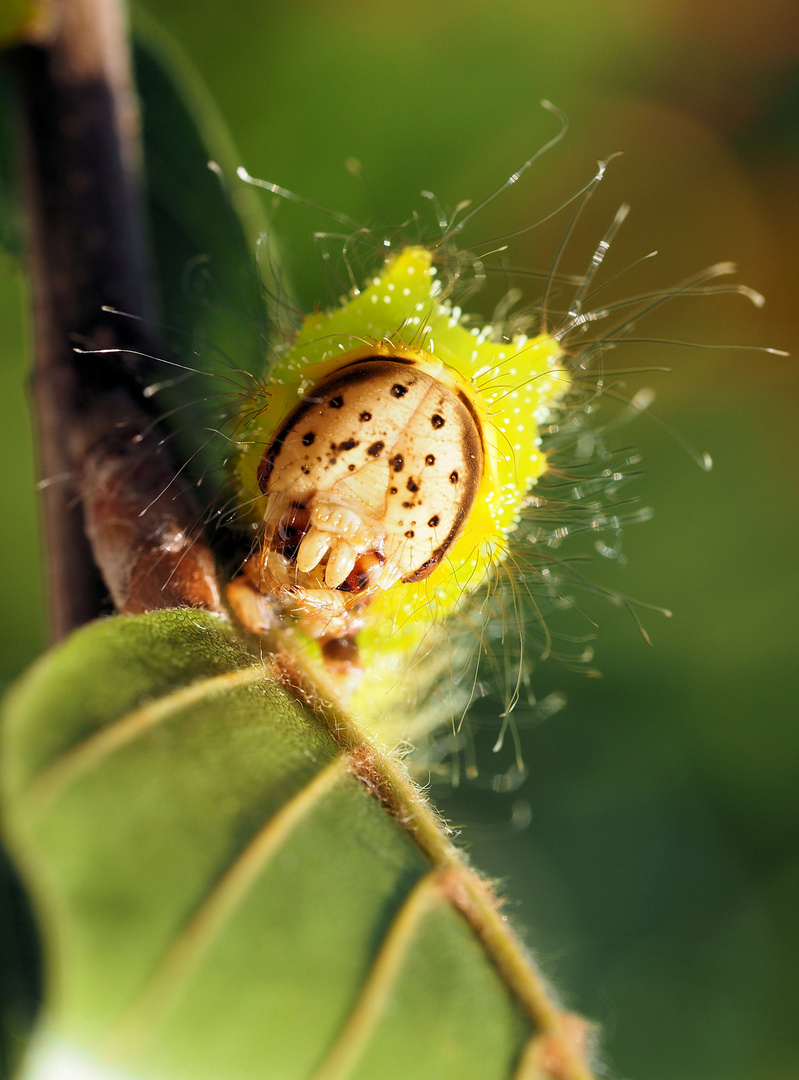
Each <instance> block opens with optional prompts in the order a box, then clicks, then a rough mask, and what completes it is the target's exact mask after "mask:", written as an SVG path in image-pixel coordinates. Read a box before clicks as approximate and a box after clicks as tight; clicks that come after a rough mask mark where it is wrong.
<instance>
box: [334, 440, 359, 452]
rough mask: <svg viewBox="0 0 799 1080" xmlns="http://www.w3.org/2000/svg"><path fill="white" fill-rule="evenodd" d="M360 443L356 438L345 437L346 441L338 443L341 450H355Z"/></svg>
mask: <svg viewBox="0 0 799 1080" xmlns="http://www.w3.org/2000/svg"><path fill="white" fill-rule="evenodd" d="M357 445H358V443H357V442H356V440H355V439H345V440H344V442H340V443H339V444H338V448H339V450H354V449H355V447H356V446H357Z"/></svg>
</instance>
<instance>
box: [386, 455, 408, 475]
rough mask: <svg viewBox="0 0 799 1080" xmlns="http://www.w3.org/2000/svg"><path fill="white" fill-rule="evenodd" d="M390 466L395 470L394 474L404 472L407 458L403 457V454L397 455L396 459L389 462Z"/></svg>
mask: <svg viewBox="0 0 799 1080" xmlns="http://www.w3.org/2000/svg"><path fill="white" fill-rule="evenodd" d="M389 465H390V466H391V468H392V469H393V470H394V472H402V470H403V469H404V468H405V458H404V457H403V456H402V454H395V455H394V457H393V458H392V459H391V460H390V461H389Z"/></svg>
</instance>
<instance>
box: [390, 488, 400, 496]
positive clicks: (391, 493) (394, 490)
mask: <svg viewBox="0 0 799 1080" xmlns="http://www.w3.org/2000/svg"><path fill="white" fill-rule="evenodd" d="M397 490H398V489H397V488H395V487H392V488H389V489H388V491H389V494H390V495H396V494H397Z"/></svg>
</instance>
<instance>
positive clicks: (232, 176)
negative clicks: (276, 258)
mask: <svg viewBox="0 0 799 1080" xmlns="http://www.w3.org/2000/svg"><path fill="white" fill-rule="evenodd" d="M167 48H168V51H169V55H168V56H167V52H166V50H167ZM173 53H174V46H172V45H171V43H170V44H169V46H166V44H165V43H164V42H163V41H162V40H161V38H160V36H159V35H158V33H157V31H155V30H154V29H153V28H152V27H151V26H150V25H149V23H146V24H145V29H144V32H143V34H141V35H140V36H139V39H138V43H137V45H136V48H135V53H134V60H135V77H136V84H137V88H138V92H139V100H140V106H141V113H142V138H143V151H144V188H145V194H146V201H147V211H148V216H149V221H150V250H151V261H152V267H153V275H152V287H153V293H154V297H155V301H156V306H157V316H158V320H159V326H157V328H156V329H159V328H160V334H161V337H162V339H163V341H164V344H165V347H166V352H165V355H164V357H163V358H162V359H163V363H162V365H161V366H160V367H157V368H156V373H155V377H154V379H153V382H152V385H151V388H150V390H151V392H152V393H153V396H154V399H155V403H156V405H157V406H158V407H159V408H160V409H161V410H162V411H163V413H164V414H165V415H167V416H168V417H169V421H170V427H171V429H172V433H173V434H172V437H173V439H174V440H175V442H176V443H177V445H178V446H179V448H180V456H182V457H183V458H184V459H185V460H187V461H188V463H189V464H188V468H189V475H191V476H193V477H194V478H195V479H199V478H203V479H205V478H206V476H207V474H208V473H209V471H210V473H211V475H212V477H213V478H216V479H217V480H220V479H221V478H223V477H224V470H223V465H224V462H225V460H226V458H227V456H228V454H229V450H230V447H229V441H228V438H229V434H230V426H229V420H230V416H231V414H235V413H237V412H241V410H242V408H243V407H244V405H243V396H244V395H245V394H246V392H247V391H248V390H252V387H253V381H254V380H255V379H257V377H258V375H259V373H262V372H263V370H264V367H265V364H266V362H267V360H268V355H269V354H268V349H269V339H270V312H269V311H268V310H267V303H266V298H267V294H268V292H271V291H273V289H274V285H273V283H272V282H264V281H262V280H261V277H260V271H258V270H257V269H256V262H255V259H256V242H257V239H258V237H259V236H261V235H263V234H264V223H263V219H262V218H261V216H260V211H259V204H258V200H257V198H255V197H254V193H253V192H252V191H251V190H249V189H247V187H246V186H245V185H244V184H243V183H242V182H241V181H239V180H238V179H237V178H236V172H235V170H236V166H237V165H238V164H239V162H238V161H237V160H236V155H235V151H234V150H233V149H232V147H231V146H230V144H229V137H228V135H227V133H226V131H225V128H224V125H223V123H222V121H221V120H220V119H219V118H218V117H217V115H216V111H215V108H214V106H213V103H212V102H210V101H209V100H208V99H207V95H206V94H205V92H204V90H203V88H202V87H201V86H200V85H199V84H198V83H197V82H196V80H195V79H194V77H193V76H192V74H191V72H189V71H188V70H187V69H185V68H184V65H181V63H180V62H179V61H180V58H179V57H175V56H174V55H173ZM210 162H213V163H214V164H213V167H209V163H210ZM175 365H179V366H177V367H176V366H175ZM220 470H222V472H221V474H220Z"/></svg>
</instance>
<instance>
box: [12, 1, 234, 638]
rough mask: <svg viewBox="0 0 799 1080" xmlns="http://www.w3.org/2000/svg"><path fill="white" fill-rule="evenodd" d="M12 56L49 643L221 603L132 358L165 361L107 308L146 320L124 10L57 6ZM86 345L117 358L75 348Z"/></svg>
mask: <svg viewBox="0 0 799 1080" xmlns="http://www.w3.org/2000/svg"><path fill="white" fill-rule="evenodd" d="M14 60H15V70H16V74H17V81H18V85H19V90H20V97H21V102H22V116H23V143H24V155H23V159H24V164H23V191H24V197H25V204H26V209H27V217H28V222H29V225H28V251H29V263H30V272H31V280H32V290H33V305H34V320H35V339H36V357H35V369H34V380H33V386H34V400H35V405H36V409H37V413H38V425H39V438H40V447H41V449H40V455H41V456H40V468H41V474H42V477H43V479H44V481H45V482H46V484H45V487H44V508H43V515H44V528H45V537H46V548H47V555H48V566H49V595H50V608H51V619H52V632H53V637H54V638H55V639H58V638H60V637H63V636H64V635H65V634H66V633H68V632H69V631H70V630H71V629H73V628H74V627H76V626H78V625H80V624H82V623H84V622H86V621H88V620H89V619H92V618H94V617H96V616H97V615H98V614H100V613H101V612H102V611H103V610H108V594H109V592H110V594H111V597H112V598H113V601H114V603H115V605H116V607H117V608H119V609H121V610H131V611H135V610H143V609H145V608H152V607H164V606H168V605H175V604H180V603H188V604H191V605H193V606H202V607H210V608H216V607H218V605H219V594H218V590H217V587H216V581H215V577H214V572H213V566H212V563H211V560H210V556H209V554H208V552H207V549H206V548H205V546H204V545H203V544H202V542H201V541H200V540H199V538H198V537H197V536H196V535H194V533H193V532H192V528H191V524H190V523H191V522H192V521H194V520H196V514H195V513H194V511H193V508H192V505H191V498H190V495H189V494H188V493H186V492H185V491H183V490H182V489H181V488H180V487H179V486H178V485H175V484H174V483H172V481H173V480H174V467H173V465H172V463H171V461H170V460H169V456H168V454H167V452H166V450H165V449H164V444H163V441H162V440H161V439H160V438H159V436H158V432H157V429H156V430H153V418H152V417H151V416H150V415H149V414H148V411H147V408H146V403H145V402H144V399H143V398H142V396H141V393H140V385H141V380H142V377H143V376H144V375H145V372H144V371H143V370H142V369H141V364H142V362H141V360H139V359H138V358H136V357H134V356H133V355H132V354H131V353H130V352H125V351H124V350H135V351H136V352H138V353H149V354H153V355H159V348H160V347H159V346H158V344H157V343H156V342H155V341H154V340H153V338H152V336H151V334H150V332H149V331H148V329H147V323H146V322H138V321H136V320H133V319H127V320H119V319H115V318H114V317H113V316H110V315H108V314H105V313H104V311H103V308H104V307H112V308H115V309H118V310H122V311H126V312H129V313H131V314H134V315H140V316H145V317H146V316H147V314H148V303H147V296H146V284H145V283H146V259H145V252H144V243H143V236H144V229H143V227H142V218H141V206H140V199H139V192H138V130H137V125H138V117H137V110H136V105H135V97H134V94H133V91H132V87H131V77H130V63H129V54H128V46H127V41H126V36H125V25H124V19H123V15H122V12H121V8H120V5H119V4H118V3H117V0H58V2H57V3H54V5H53V20H52V27H51V31H50V33H49V34H48V35H47V37H46V38H44V37H42V36H41V35H40V37H39V40H37V41H36V42H34V43H31V44H29V45H27V46H25V47H23V48H20V49H19V50H18V52H17V55H16V57H15V58H14ZM77 343H80V344H81V345H84V346H85V345H86V344H87V343H89V344H91V345H92V346H93V347H95V348H102V349H111V350H112V352H111V353H110V354H109V353H106V354H104V355H102V356H91V355H86V354H84V353H75V351H74V346H75V344H77ZM114 350H122V351H120V352H116V351H114ZM160 354H163V350H162V349H161V350H160ZM143 433H150V434H146V435H144V437H142V436H143ZM165 489H166V490H167V492H168V495H165V496H161V498H160V499H158V496H159V494H160V493H161V492H162V491H164V490H165ZM153 500H155V504H154V505H153V506H150V504H151V502H153ZM147 508H149V509H147ZM87 531H88V534H89V535H88V537H87ZM89 539H90V540H91V543H90V542H89ZM98 567H99V568H100V569H99V570H98ZM100 571H102V573H101V572H100ZM103 577H104V578H105V581H104V580H103Z"/></svg>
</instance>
